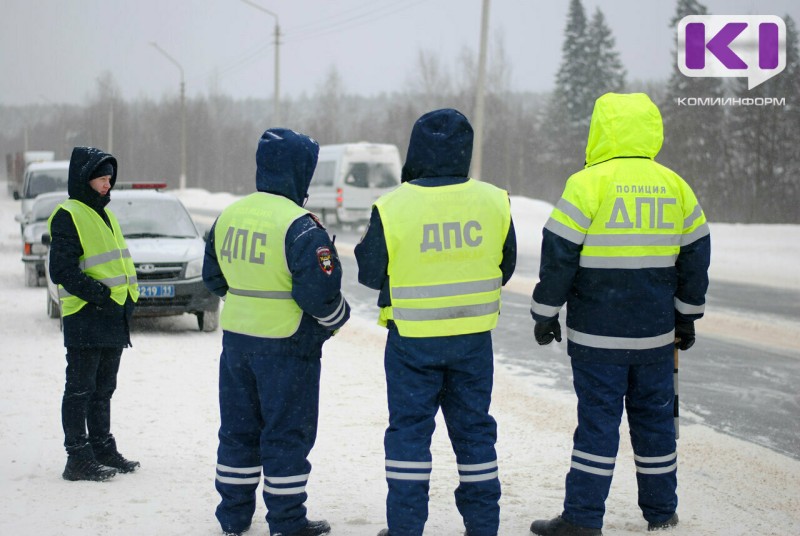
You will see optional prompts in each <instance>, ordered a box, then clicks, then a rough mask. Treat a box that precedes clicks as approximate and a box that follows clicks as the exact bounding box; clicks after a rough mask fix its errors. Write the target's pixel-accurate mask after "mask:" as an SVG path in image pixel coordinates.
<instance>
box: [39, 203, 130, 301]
mask: <svg viewBox="0 0 800 536" xmlns="http://www.w3.org/2000/svg"><path fill="white" fill-rule="evenodd" d="M58 209H64V210H66V211H67V212H69V214H70V215H71V216H72V222H73V223H74V224H75V229H76V230H77V231H78V238H79V239H80V242H81V247H82V248H83V255H81V256H80V259H79V264H80V268H81V271H83V273H84V274H86V275H87V276H89V277H91V278H92V279H96V280H97V281H100V282H101V283H103V284H104V285H105V286H107V287H108V288H110V289H111V299H112V300H114V301H115V302H117V303H118V304H120V305H123V304H124V303H125V300H126V299H127V297H128V296H130V297H131V299H132V300H133V301H134V302H135V301H137V300H138V299H139V286H138V284H137V280H136V268H135V267H134V265H133V259H131V253H130V251H128V245H127V244H126V243H125V237H124V236H123V235H122V230H121V229H120V227H119V222H118V221H117V218H116V216H114V214H113V213H112V212H111V211H110V210H106V215H107V216H108V220H109V222H110V223H111V228H110V229H109V227H108V225H107V224H106V222H105V221H103V218H101V217H100V215H99V214H98V213H97V212H96V211H95V210H94V209H92V208H91V207H89V206H87V205H86V204H84V203H82V202H80V201H78V200H76V199H67V200H66V201H64V202H63V203H61V204H60V205H59V206H58V207H57V208H56V210H54V211H53V214H52V215H51V216H50V219H49V220H48V222H47V225H48V229H49V228H50V225H51V222H52V221H53V216H54V215H55V214H56V212H58ZM58 297H59V300H60V301H61V314H62V315H63V316H69V315H71V314H75V313H77V312H78V311H80V310H81V309H82V308H83V307H84V306H85V305H86V303H87V302H86V301H85V300H82V299H81V298H79V297H77V296H74V295H72V294H70V293H69V292H67V290H66V289H65V288H64V287H63V285H58Z"/></svg>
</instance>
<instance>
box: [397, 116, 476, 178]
mask: <svg viewBox="0 0 800 536" xmlns="http://www.w3.org/2000/svg"><path fill="white" fill-rule="evenodd" d="M472 137H473V133H472V125H470V124H469V121H468V120H467V118H466V117H464V114H462V113H461V112H459V111H458V110H454V109H452V108H446V109H443V110H434V111H432V112H428V113H426V114H425V115H423V116H422V117H420V118H419V119H418V120H417V122H416V123H414V128H413V129H412V130H411V139H410V141H409V142H408V153H407V155H406V163H405V165H404V166H403V176H402V181H403V182H407V181H413V180H414V179H419V178H422V177H467V176H468V175H469V164H470V161H471V160H472Z"/></svg>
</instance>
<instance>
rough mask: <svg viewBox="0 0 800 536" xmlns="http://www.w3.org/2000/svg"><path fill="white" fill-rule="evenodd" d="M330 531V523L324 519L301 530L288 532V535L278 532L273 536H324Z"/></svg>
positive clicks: (313, 522)
mask: <svg viewBox="0 0 800 536" xmlns="http://www.w3.org/2000/svg"><path fill="white" fill-rule="evenodd" d="M330 531H331V525H330V523H328V522H327V521H325V520H324V519H320V520H319V521H309V522H308V525H306V526H305V527H303V528H302V529H300V530H296V531H294V532H287V533H286V534H284V533H283V532H276V533H275V534H273V535H272V536H322V535H323V534H328V533H329V532H330Z"/></svg>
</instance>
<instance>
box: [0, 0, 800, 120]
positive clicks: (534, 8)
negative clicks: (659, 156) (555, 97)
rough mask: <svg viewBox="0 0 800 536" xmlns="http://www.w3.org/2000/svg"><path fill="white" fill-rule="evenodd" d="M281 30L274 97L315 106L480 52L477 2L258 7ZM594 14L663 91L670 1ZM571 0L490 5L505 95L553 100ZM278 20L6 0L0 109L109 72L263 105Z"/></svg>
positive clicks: (130, 2) (215, 6)
mask: <svg viewBox="0 0 800 536" xmlns="http://www.w3.org/2000/svg"><path fill="white" fill-rule="evenodd" d="M252 1H253V2H255V3H258V4H260V5H262V6H263V7H265V8H267V9H269V10H270V11H272V12H274V13H276V14H277V15H278V17H279V21H280V27H281V33H282V39H281V46H280V49H279V50H280V86H281V90H280V91H281V97H282V98H286V97H290V98H291V97H292V96H299V95H300V94H302V93H307V94H313V93H314V92H315V91H316V90H317V89H318V88H319V86H320V85H321V84H322V82H323V80H324V78H325V75H326V73H327V72H328V71H329V70H330V68H331V67H333V66H335V67H336V69H337V70H338V71H339V73H340V74H341V76H342V79H343V81H344V86H345V90H346V91H347V92H348V93H355V94H361V95H375V94H378V93H381V92H391V91H393V90H403V89H404V88H406V87H408V83H409V78H410V77H411V76H413V75H414V74H415V67H416V58H417V55H418V53H419V51H425V52H428V53H432V54H434V55H436V56H438V57H439V59H440V60H441V62H442V63H443V65H444V66H446V67H447V68H448V69H452V68H453V67H454V66H455V65H456V64H457V58H458V55H459V53H460V51H461V50H462V49H463V48H464V47H467V48H470V49H472V50H474V51H477V49H478V42H479V35H480V20H481V6H482V1H481V0H252ZM701 2H702V3H703V4H704V5H706V6H707V7H708V9H709V13H711V14H759V15H760V14H764V15H778V16H784V15H785V14H787V13H788V14H789V15H791V16H792V18H793V19H794V20H795V22H800V2H798V1H797V0H704V1H703V0H701ZM583 4H584V7H585V8H586V11H587V14H588V16H591V14H592V13H593V12H594V10H595V9H596V8H597V7H598V6H599V7H600V8H601V9H602V11H603V13H604V14H605V16H606V19H607V22H608V24H609V26H610V27H611V29H612V31H613V32H614V35H615V37H616V40H617V48H618V50H619V51H620V53H621V56H622V61H623V63H624V65H625V67H626V68H627V70H628V79H629V80H653V79H665V78H667V77H668V76H669V74H670V72H671V69H672V65H673V64H674V61H675V60H674V58H673V50H674V43H675V35H674V32H673V31H672V30H670V28H669V21H670V19H671V18H672V16H673V13H674V9H675V2H674V1H671V0H584V2H583ZM568 5H569V1H568V0H491V3H490V15H489V24H490V30H491V34H492V36H493V37H494V36H495V35H497V34H502V36H503V42H504V44H505V49H506V55H507V58H508V60H509V62H510V64H511V68H512V71H511V73H512V74H511V85H512V89H514V90H520V91H546V90H548V89H550V88H551V87H552V84H553V80H554V76H555V72H556V70H557V69H558V64H559V61H560V55H561V52H560V51H561V44H562V40H563V30H564V26H565V23H566V14H567V8H568ZM274 25H275V21H274V18H272V17H270V16H269V15H267V14H266V13H263V12H261V11H259V10H257V9H255V8H253V7H251V6H249V5H247V4H246V3H244V2H243V1H242V0H2V2H1V3H0V104H5V105H16V104H25V103H39V104H45V103H63V102H68V103H84V102H86V101H87V99H89V98H90V97H91V96H92V95H94V94H95V93H96V91H97V79H98V77H99V76H100V75H101V74H102V73H104V72H109V73H111V75H112V77H113V80H114V82H115V83H116V85H117V86H118V88H119V90H120V91H121V93H122V97H123V98H125V99H133V98H138V97H149V98H152V99H161V98H162V97H172V96H175V95H176V94H177V93H178V88H179V82H180V74H179V70H178V68H177V67H176V66H175V65H173V64H172V63H170V62H169V61H168V60H167V59H166V58H165V57H164V56H162V55H161V54H160V53H159V52H158V50H157V49H156V48H154V47H153V46H151V45H150V43H151V42H157V43H158V45H159V46H160V47H161V48H162V49H164V50H165V51H167V53H169V54H170V55H171V56H172V57H173V58H174V59H175V60H176V61H177V62H178V63H179V64H180V65H181V66H182V67H183V70H184V76H185V80H186V90H187V94H188V95H189V96H190V97H192V96H197V95H203V94H208V93H209V92H210V91H212V90H213V91H216V92H219V93H224V94H229V95H231V96H233V97H236V98H245V97H266V98H271V97H272V94H273V86H274V48H273V45H272V40H273V31H274Z"/></svg>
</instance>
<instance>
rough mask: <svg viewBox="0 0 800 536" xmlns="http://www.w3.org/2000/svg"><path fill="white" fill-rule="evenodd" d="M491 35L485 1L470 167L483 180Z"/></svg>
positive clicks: (472, 172)
mask: <svg viewBox="0 0 800 536" xmlns="http://www.w3.org/2000/svg"><path fill="white" fill-rule="evenodd" d="M488 34H489V0H483V10H482V13H481V44H480V53H479V55H478V82H477V88H476V91H475V121H474V123H473V128H474V131H475V139H474V141H473V144H472V165H471V166H470V171H471V173H470V176H471V177H472V178H474V179H479V180H480V178H481V168H482V167H483V122H484V121H483V115H484V104H483V101H484V94H485V87H486V42H487V40H488Z"/></svg>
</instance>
